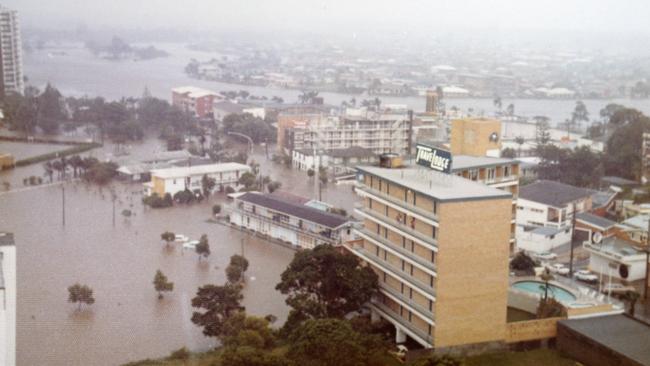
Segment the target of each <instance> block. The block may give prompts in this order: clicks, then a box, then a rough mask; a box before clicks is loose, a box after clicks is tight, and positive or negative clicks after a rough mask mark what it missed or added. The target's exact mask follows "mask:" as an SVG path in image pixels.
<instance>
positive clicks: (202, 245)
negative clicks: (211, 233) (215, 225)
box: [195, 234, 210, 261]
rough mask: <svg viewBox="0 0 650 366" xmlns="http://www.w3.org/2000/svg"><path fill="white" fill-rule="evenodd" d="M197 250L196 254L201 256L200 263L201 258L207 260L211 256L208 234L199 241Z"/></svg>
mask: <svg viewBox="0 0 650 366" xmlns="http://www.w3.org/2000/svg"><path fill="white" fill-rule="evenodd" d="M195 250H196V254H198V255H199V261H201V257H206V258H207V257H208V256H210V244H208V236H207V235H206V234H203V235H201V239H199V243H198V244H197V245H196V249H195Z"/></svg>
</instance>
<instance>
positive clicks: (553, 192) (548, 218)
mask: <svg viewBox="0 0 650 366" xmlns="http://www.w3.org/2000/svg"><path fill="white" fill-rule="evenodd" d="M592 194H593V192H592V191H591V190H588V189H584V188H579V187H573V186H570V185H568V184H563V183H559V182H553V181H548V180H540V181H537V182H535V183H531V184H528V185H525V186H522V187H521V188H520V190H519V197H518V199H517V219H516V224H517V230H516V238H517V245H518V246H519V247H520V248H522V249H525V250H528V251H532V252H543V251H548V250H551V249H553V248H556V247H558V246H560V245H563V244H567V243H569V241H570V240H571V224H572V220H573V214H574V207H575V211H576V212H577V213H580V212H586V211H589V210H591V196H592ZM541 227H545V228H552V229H556V231H555V233H554V234H553V233H551V232H550V231H549V230H544V231H541V232H540V231H537V232H535V229H537V228H541ZM533 238H534V240H533Z"/></svg>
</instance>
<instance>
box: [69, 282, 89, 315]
mask: <svg viewBox="0 0 650 366" xmlns="http://www.w3.org/2000/svg"><path fill="white" fill-rule="evenodd" d="M68 302H71V303H77V304H78V306H79V307H78V308H77V310H81V305H82V304H87V305H92V304H94V303H95V298H94V297H93V289H91V288H90V287H89V286H87V285H81V284H79V283H75V284H74V285H72V286H70V287H68Z"/></svg>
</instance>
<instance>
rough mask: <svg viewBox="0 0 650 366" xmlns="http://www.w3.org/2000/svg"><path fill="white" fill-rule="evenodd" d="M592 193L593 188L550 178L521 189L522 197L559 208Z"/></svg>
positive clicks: (520, 194) (520, 195) (585, 197)
mask: <svg viewBox="0 0 650 366" xmlns="http://www.w3.org/2000/svg"><path fill="white" fill-rule="evenodd" d="M591 195H592V191H591V190H588V189H585V188H579V187H574V186H570V185H568V184H564V183H560V182H554V181H550V180H538V181H537V182H534V183H531V184H528V185H525V186H523V187H521V189H520V191H519V197H520V198H523V199H526V200H528V201H533V202H537V203H541V204H544V205H548V206H553V207H558V208H562V207H565V206H566V205H568V204H569V203H572V202H576V201H580V200H584V199H587V198H589V197H591Z"/></svg>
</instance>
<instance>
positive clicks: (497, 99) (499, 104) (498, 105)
mask: <svg viewBox="0 0 650 366" xmlns="http://www.w3.org/2000/svg"><path fill="white" fill-rule="evenodd" d="M492 104H494V106H495V107H496V108H497V109H498V110H499V112H501V107H502V106H503V103H502V102H501V97H500V96H498V95H497V96H496V97H494V100H493V101H492Z"/></svg>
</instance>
